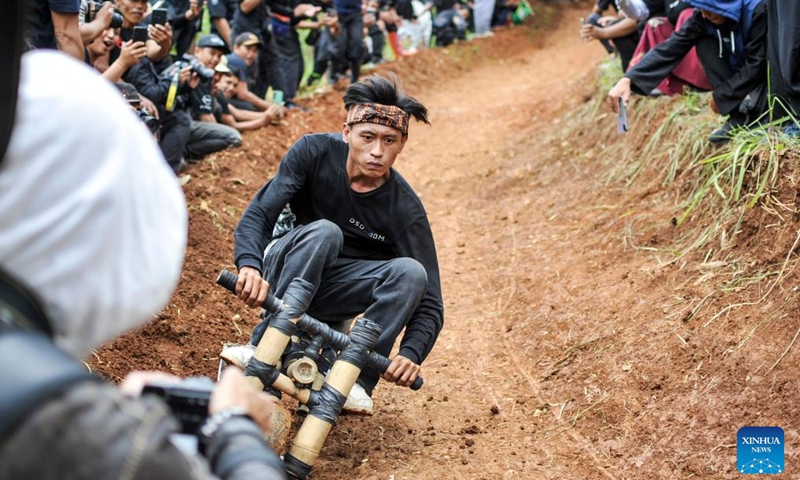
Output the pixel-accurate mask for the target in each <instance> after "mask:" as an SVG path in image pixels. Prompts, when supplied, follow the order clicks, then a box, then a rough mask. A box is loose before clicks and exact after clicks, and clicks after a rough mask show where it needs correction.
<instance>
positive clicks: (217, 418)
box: [199, 407, 253, 445]
mask: <svg viewBox="0 0 800 480" xmlns="http://www.w3.org/2000/svg"><path fill="white" fill-rule="evenodd" d="M236 417H242V418H247V419H249V420H251V421H252V420H253V418H252V417H251V416H250V414H248V413H247V410H245V409H244V408H242V407H227V408H223V409H222V410H220V411H218V412H216V413H214V414H212V415H211V416H210V417H208V418H207V419H206V421H205V422H203V425H201V426H200V432H199V433H200V435H199V437H200V444H201V445H207V444H208V442H209V441H210V439H211V438H212V437H213V436H214V434H215V433H217V430H219V429H220V427H222V425H223V424H225V422H227V421H228V420H230V419H232V418H236Z"/></svg>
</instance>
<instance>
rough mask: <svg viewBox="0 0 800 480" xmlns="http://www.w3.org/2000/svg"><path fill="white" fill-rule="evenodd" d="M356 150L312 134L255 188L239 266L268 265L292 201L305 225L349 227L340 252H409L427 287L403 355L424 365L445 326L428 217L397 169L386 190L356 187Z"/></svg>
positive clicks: (370, 255) (241, 233)
mask: <svg viewBox="0 0 800 480" xmlns="http://www.w3.org/2000/svg"><path fill="white" fill-rule="evenodd" d="M348 153H349V149H348V146H347V144H346V143H345V142H344V141H342V138H341V134H340V133H337V134H313V135H306V136H304V137H303V138H301V139H300V140H299V141H297V143H295V144H294V145H293V146H292V148H291V149H290V150H289V151H288V152H287V153H286V156H284V158H283V160H282V161H281V164H280V166H279V168H278V173H277V175H276V176H275V177H274V178H273V179H272V180H271V181H270V182H269V183H267V184H266V185H264V187H262V188H261V190H260V191H259V192H258V193H257V194H256V197H255V198H254V199H253V201H252V202H251V203H250V205H249V206H248V207H247V210H246V211H245V212H244V215H243V216H242V219H241V220H240V221H239V224H238V225H237V227H236V231H235V233H234V238H235V241H236V246H235V249H234V257H235V262H236V266H237V267H238V268H241V267H244V266H250V267H254V268H257V269H259V270H261V268H262V263H261V260H262V254H263V252H264V248H265V247H266V246H267V244H268V243H269V241H270V239H271V236H272V230H273V227H274V225H275V222H276V221H277V219H278V215H279V214H280V212H281V210H282V209H283V207H284V206H285V205H286V204H287V203H289V204H290V205H291V207H292V213H294V214H295V215H296V217H297V223H298V224H304V225H307V224H309V223H311V222H314V221H317V220H321V219H325V220H329V221H331V222H333V223H335V224H336V225H338V226H339V228H340V229H341V230H342V234H343V236H344V246H343V248H342V252H341V254H340V255H341V256H342V257H344V258H355V259H365V260H389V259H392V258H398V257H409V258H413V259H415V260H417V261H418V262H419V263H420V264H422V266H423V267H424V268H425V271H426V272H427V276H428V289H427V291H426V292H425V294H424V295H423V297H422V299H421V300H420V303H419V306H417V309H416V310H415V311H414V313H413V315H412V316H411V319H410V320H409V322H408V324H407V325H406V333H405V336H404V337H403V340H402V342H401V344H400V354H401V355H403V356H404V357H406V358H409V359H410V360H412V361H414V362H415V363H417V364H420V363H421V362H422V361H423V360H424V359H425V358H426V357H427V356H428V353H430V351H431V348H433V344H434V343H435V341H436V338H437V337H438V335H439V332H440V331H441V329H442V326H443V324H444V305H443V302H442V293H441V282H440V279H439V263H438V260H437V258H436V247H435V245H434V241H433V234H432V232H431V228H430V224H429V222H428V216H427V214H426V212H425V208H424V207H423V205H422V202H421V201H420V199H419V198H418V197H417V195H416V193H414V191H413V189H412V188H411V186H409V185H408V183H407V182H406V181H405V179H403V177H402V176H401V175H400V174H399V173H398V172H397V171H395V170H394V169H392V171H391V177H390V178H389V180H388V181H387V182H386V183H384V184H383V185H381V186H380V187H379V188H377V189H375V190H373V191H370V192H366V193H358V192H355V191H353V189H352V188H350V181H349V179H348V176H347V171H346V164H347V157H348Z"/></svg>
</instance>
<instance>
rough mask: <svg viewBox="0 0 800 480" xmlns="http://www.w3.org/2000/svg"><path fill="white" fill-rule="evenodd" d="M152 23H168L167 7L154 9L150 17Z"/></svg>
mask: <svg viewBox="0 0 800 480" xmlns="http://www.w3.org/2000/svg"><path fill="white" fill-rule="evenodd" d="M150 23H152V24H153V25H165V24H166V23H167V9H165V8H156V9H153V15H152V16H151V17H150Z"/></svg>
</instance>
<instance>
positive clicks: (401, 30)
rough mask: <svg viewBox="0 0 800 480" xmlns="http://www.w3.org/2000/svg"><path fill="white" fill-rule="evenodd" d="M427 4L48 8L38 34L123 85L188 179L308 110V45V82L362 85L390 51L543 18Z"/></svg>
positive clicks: (499, 6)
mask: <svg viewBox="0 0 800 480" xmlns="http://www.w3.org/2000/svg"><path fill="white" fill-rule="evenodd" d="M424 1H425V0H207V3H206V2H205V1H204V0H152V1H148V0H105V1H102V0H36V1H34V2H32V3H33V4H32V8H31V10H30V13H29V22H28V24H29V25H28V34H27V38H28V42H29V45H30V47H32V48H53V49H54V48H58V49H60V50H62V51H64V52H65V53H68V54H70V55H72V56H74V57H75V58H77V59H79V60H81V61H83V62H85V63H86V64H88V65H90V66H91V67H93V68H94V69H96V70H97V71H98V72H100V73H101V74H102V76H103V77H105V78H106V79H107V80H109V81H110V82H113V83H115V84H116V85H117V86H118V87H119V89H120V91H121V93H122V94H123V96H124V97H125V98H126V99H127V101H128V103H129V104H130V106H131V108H133V109H135V110H136V112H137V114H138V115H139V116H140V118H141V119H142V121H143V122H144V123H145V124H146V125H147V126H148V127H149V128H150V131H151V133H152V134H153V135H154V136H155V137H156V139H157V141H158V144H159V146H160V147H161V150H162V152H163V154H164V157H165V158H166V160H167V162H168V163H169V165H170V167H171V168H172V169H173V171H174V172H175V173H178V172H180V171H181V170H183V169H184V167H185V166H186V164H187V163H189V162H195V161H198V160H200V159H202V158H203V157H204V156H206V155H208V154H210V153H213V152H217V151H220V150H223V149H226V148H229V147H234V146H238V145H240V144H241V142H242V136H241V132H242V131H245V130H252V129H258V128H263V127H269V126H270V125H273V124H276V123H277V122H279V121H280V120H281V119H282V118H284V117H286V116H287V114H288V112H290V111H292V110H296V109H304V108H303V107H301V106H300V105H298V103H297V96H298V90H299V89H300V87H301V82H302V80H303V77H304V73H305V71H306V66H305V64H304V60H303V48H308V49H313V65H311V66H309V68H308V70H309V71H310V74H309V75H308V77H307V79H306V82H305V83H306V85H308V86H313V85H315V84H316V83H318V82H324V81H327V82H330V83H331V84H333V83H336V82H337V81H340V80H342V79H346V80H347V81H349V82H350V83H354V82H356V81H358V79H359V75H360V73H361V69H362V68H370V67H372V66H374V65H376V64H379V63H382V62H384V61H385V60H386V58H385V57H384V51H391V54H390V56H393V57H394V58H399V57H403V56H407V55H413V54H415V53H416V52H417V51H418V49H420V48H426V47H428V46H431V45H432V44H435V45H442V46H443V45H449V44H450V43H452V42H454V41H456V40H464V39H466V38H467V36H468V34H469V32H473V35H474V36H488V35H491V29H490V28H491V27H492V26H496V25H506V24H509V23H511V22H512V21H513V22H519V21H521V20H522V19H524V17H526V16H527V15H529V14H530V13H531V9H530V6H529V5H528V4H527V1H526V0H475V1H474V3H473V1H468V0H427V3H424ZM204 16H205V18H207V23H206V26H205V28H204V26H203V19H204ZM209 30H210V32H209ZM434 39H435V41H434ZM303 43H305V44H306V46H303V45H302V44H303Z"/></svg>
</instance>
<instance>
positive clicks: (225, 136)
mask: <svg viewBox="0 0 800 480" xmlns="http://www.w3.org/2000/svg"><path fill="white" fill-rule="evenodd" d="M241 144H242V134H241V133H239V131H238V130H236V129H235V128H233V127H229V126H227V125H223V124H221V123H210V122H200V121H197V120H192V124H191V128H190V130H189V141H188V143H187V144H186V153H187V154H188V155H189V156H190V157H191V158H195V159H198V158H203V157H204V156H206V155H208V154H210V153H214V152H219V151H220V150H225V149H226V148H228V147H238V146H239V145H241Z"/></svg>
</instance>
